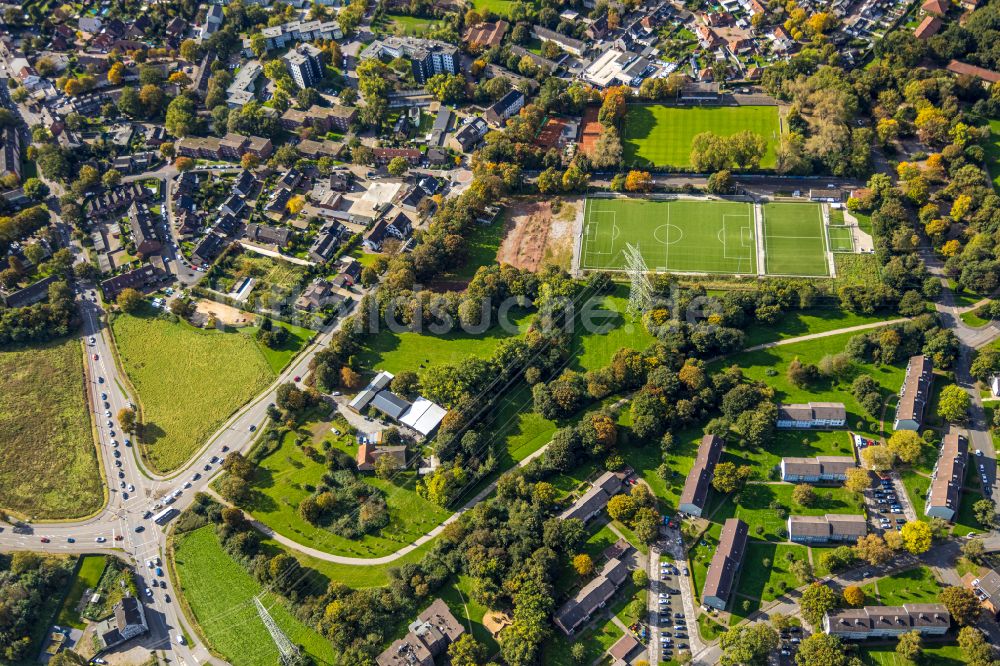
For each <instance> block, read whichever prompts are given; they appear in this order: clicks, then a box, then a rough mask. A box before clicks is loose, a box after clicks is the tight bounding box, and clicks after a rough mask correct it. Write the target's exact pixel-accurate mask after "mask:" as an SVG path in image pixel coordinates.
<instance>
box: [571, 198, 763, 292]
mask: <svg viewBox="0 0 1000 666" xmlns="http://www.w3.org/2000/svg"><path fill="white" fill-rule="evenodd" d="M627 243H631V244H633V245H637V246H638V248H639V251H640V253H641V254H642V257H643V259H644V260H645V262H646V267H647V268H648V269H649V270H650V271H656V272H684V273H731V274H756V273H757V251H756V237H755V234H754V211H753V205H752V204H749V203H741V202H732V201H688V200H678V201H650V200H645V199H588V200H587V206H586V211H585V213H584V221H583V239H582V242H581V245H580V267H581V268H583V269H590V270H622V269H624V268H625V267H626V263H625V245H626V244H627Z"/></svg>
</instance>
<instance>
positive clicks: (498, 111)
mask: <svg viewBox="0 0 1000 666" xmlns="http://www.w3.org/2000/svg"><path fill="white" fill-rule="evenodd" d="M524 103H525V97H524V93H522V92H521V91H520V90H511V91H510V92H508V93H507V94H506V95H504V96H503V97H501V98H500V99H498V100H497V101H496V102H494V103H493V105H492V106H490V107H489V108H488V109H486V113H484V114H483V115H484V116H485V118H486V120H488V121H489V122H490V123H492V124H494V125H499V126H503V125H504V123H506V122H507V119H508V118H510V117H512V116H514V115H516V114H517V113H518V111H520V110H521V109H523V108H524Z"/></svg>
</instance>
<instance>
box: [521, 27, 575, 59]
mask: <svg viewBox="0 0 1000 666" xmlns="http://www.w3.org/2000/svg"><path fill="white" fill-rule="evenodd" d="M531 34H532V35H534V36H535V37H537V38H538V39H539V40H540V41H542V42H553V43H554V44H555V45H556V46H558V47H559V48H561V49H562V50H563V51H566V52H567V53H572V54H573V55H575V56H582V55H583V54H584V52H585V51H586V50H587V43H586V42H582V41H580V40H579V39H573V38H572V37H567V36H566V35H564V34H562V33H559V32H556V31H555V30H549V29H548V28H544V27H542V26H540V25H533V26H531Z"/></svg>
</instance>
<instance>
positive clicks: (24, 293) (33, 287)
mask: <svg viewBox="0 0 1000 666" xmlns="http://www.w3.org/2000/svg"><path fill="white" fill-rule="evenodd" d="M57 279H58V278H57V276H55V275H49V276H48V277H43V278H42V279H41V280H37V281H35V282H33V283H32V284H30V285H28V286H27V287H25V288H24V289H17V290H15V291H3V290H0V298H2V299H3V304H4V307H8V308H23V307H25V306H28V305H32V304H34V303H38V302H39V301H44V300H45V299H47V298H48V297H49V286H50V285H51V284H52V283H53V282H55V281H56V280H57Z"/></svg>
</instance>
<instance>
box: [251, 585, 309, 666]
mask: <svg viewBox="0 0 1000 666" xmlns="http://www.w3.org/2000/svg"><path fill="white" fill-rule="evenodd" d="M253 602H254V603H255V604H256V605H257V614H258V615H260V619H261V621H262V622H263V623H264V626H265V627H267V633H269V634H271V640H273V641H274V644H275V645H276V646H277V648H278V652H279V653H281V664H282V666H295V664H299V663H301V662H302V653H300V652H299V648H298V647H296V645H295V644H294V643H292V641H291V640H289V638H288V636H286V635H285V632H283V631H282V630H281V627H279V626H278V623H277V622H275V621H274V618H273V617H271V614H270V613H268V612H267V609H266V608H264V604H262V603H261V602H260V597H254V598H253Z"/></svg>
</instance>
